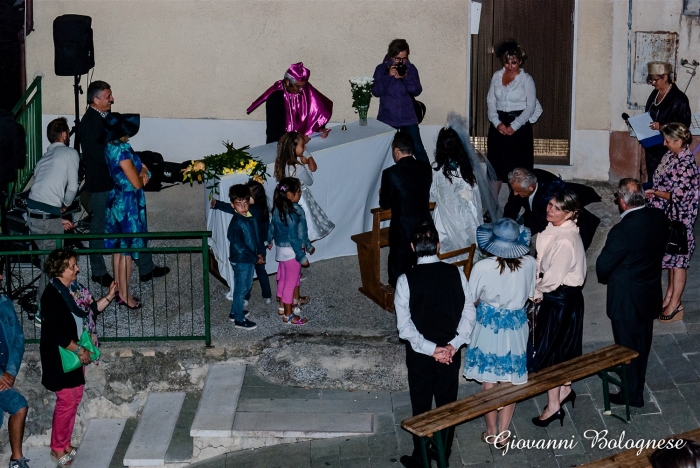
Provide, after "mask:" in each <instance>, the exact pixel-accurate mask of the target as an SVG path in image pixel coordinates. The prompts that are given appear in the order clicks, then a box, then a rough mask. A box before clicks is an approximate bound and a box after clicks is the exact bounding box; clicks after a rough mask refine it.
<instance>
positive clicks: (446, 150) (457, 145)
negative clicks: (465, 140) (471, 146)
mask: <svg viewBox="0 0 700 468" xmlns="http://www.w3.org/2000/svg"><path fill="white" fill-rule="evenodd" d="M433 170H434V171H436V172H437V171H440V170H441V171H442V173H443V174H445V178H446V179H447V180H449V181H450V183H452V178H453V177H462V179H464V180H465V181H466V182H467V183H468V184H469V185H471V186H472V187H473V186H474V184H475V183H476V177H475V176H474V168H473V167H472V164H471V162H469V155H468V154H467V150H465V149H464V145H463V144H462V140H460V138H459V135H457V132H455V131H454V129H452V128H443V129H442V130H440V133H438V137H437V143H436V144H435V167H434V168H433Z"/></svg>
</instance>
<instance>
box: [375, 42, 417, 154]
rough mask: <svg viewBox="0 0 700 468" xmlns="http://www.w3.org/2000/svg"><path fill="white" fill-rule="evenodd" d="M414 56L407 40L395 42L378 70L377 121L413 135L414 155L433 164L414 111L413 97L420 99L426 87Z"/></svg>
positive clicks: (376, 92)
mask: <svg viewBox="0 0 700 468" xmlns="http://www.w3.org/2000/svg"><path fill="white" fill-rule="evenodd" d="M410 53H411V51H410V49H409V48H408V42H406V40H405V39H394V40H393V41H391V43H390V44H389V50H388V51H387V53H386V56H385V57H384V61H383V62H382V63H380V64H379V65H377V68H375V69H374V84H373V85H372V94H374V95H375V96H376V97H378V98H379V113H378V114H377V120H379V121H380V122H384V123H385V124H387V125H391V126H392V127H394V128H395V129H397V130H400V131H403V132H406V133H408V134H409V135H411V138H413V145H414V146H415V150H414V152H413V155H414V156H415V157H416V159H417V160H419V161H424V162H427V163H430V160H429V159H428V153H426V152H425V148H424V147H423V140H421V137H420V130H419V129H418V117H416V111H415V109H414V108H413V97H414V96H419V95H420V93H421V92H423V87H422V86H421V85H420V78H419V77H418V69H417V68H416V67H415V65H413V64H412V63H411V62H409V61H408V54H410Z"/></svg>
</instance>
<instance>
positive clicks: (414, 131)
mask: <svg viewBox="0 0 700 468" xmlns="http://www.w3.org/2000/svg"><path fill="white" fill-rule="evenodd" d="M396 129H397V130H399V131H401V132H406V133H408V134H409V135H411V138H413V156H414V157H415V158H416V159H417V160H418V161H423V162H426V163H428V164H430V158H428V153H427V152H426V151H425V147H424V146H423V140H422V139H421V137H420V128H418V124H415V125H403V126H401V127H398V128H396Z"/></svg>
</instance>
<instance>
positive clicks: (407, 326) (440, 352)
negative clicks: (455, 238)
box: [394, 222, 476, 468]
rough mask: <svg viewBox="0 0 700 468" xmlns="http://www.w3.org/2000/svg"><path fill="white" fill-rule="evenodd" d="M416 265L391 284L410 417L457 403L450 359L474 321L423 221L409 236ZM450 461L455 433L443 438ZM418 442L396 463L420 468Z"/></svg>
mask: <svg viewBox="0 0 700 468" xmlns="http://www.w3.org/2000/svg"><path fill="white" fill-rule="evenodd" d="M411 248H412V249H413V250H414V251H415V253H416V255H418V264H417V265H416V266H415V267H413V268H411V269H410V270H409V271H407V272H406V273H405V274H403V275H401V276H400V277H399V279H398V281H397V282H396V293H395V295H394V308H395V309H396V326H397V328H398V330H399V337H400V338H402V339H404V340H406V341H407V342H408V343H407V346H406V367H407V368H408V389H409V394H410V397H411V407H412V409H413V415H414V416H416V415H419V414H422V413H425V412H426V411H429V410H430V409H431V408H432V403H433V398H435V404H436V406H443V405H446V404H448V403H451V402H453V401H456V400H457V390H458V386H459V367H460V361H461V360H460V359H453V356H454V355H455V354H456V353H457V351H458V350H459V348H460V347H461V346H462V345H466V344H468V343H469V342H470V339H471V332H472V329H473V328H474V323H475V321H476V309H475V307H474V298H473V297H472V293H471V291H470V289H469V284H468V283H467V278H466V277H465V276H464V273H463V272H462V270H461V269H460V268H458V267H456V266H454V265H450V264H449V263H444V262H441V261H440V260H439V259H438V256H437V254H438V251H439V249H440V242H439V239H438V233H437V230H436V229H435V226H433V225H432V223H428V222H426V223H423V224H421V225H420V226H418V228H417V229H416V231H415V233H414V234H413V236H412V243H411ZM445 438H446V448H445V457H446V459H447V460H449V456H450V451H451V448H452V440H453V439H454V430H453V429H448V430H447V433H446V435H445ZM422 460H423V458H422V451H421V443H420V438H419V437H417V436H413V453H412V454H411V455H404V456H402V457H401V459H400V460H399V461H400V462H401V464H402V465H403V466H405V467H407V468H413V467H416V468H420V467H422V466H423V461H422Z"/></svg>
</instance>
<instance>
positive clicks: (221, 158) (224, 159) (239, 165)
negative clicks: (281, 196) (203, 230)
mask: <svg viewBox="0 0 700 468" xmlns="http://www.w3.org/2000/svg"><path fill="white" fill-rule="evenodd" d="M223 144H224V146H225V147H226V152H225V153H220V154H212V155H209V156H207V157H205V158H204V159H201V160H194V159H193V160H192V162H191V163H190V165H189V166H187V167H186V168H185V169H183V170H182V181H183V182H188V181H189V183H190V185H192V184H193V183H194V182H195V181H196V182H198V183H200V184H201V183H203V182H204V183H208V184H211V185H207V188H208V189H211V192H209V198H211V197H212V196H213V194H217V195H218V194H219V181H220V179H221V177H220V176H222V175H232V174H245V175H247V176H249V177H250V178H251V179H253V180H256V181H258V182H260V183H261V184H262V183H265V181H266V180H267V172H266V169H267V166H266V165H265V164H264V163H263V162H262V161H260V160H259V159H256V158H254V157H252V156H251V155H250V153H249V152H248V151H247V150H248V148H250V146H244V147H242V148H235V147H234V146H233V144H231V143H229V142H228V141H225V142H223Z"/></svg>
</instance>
